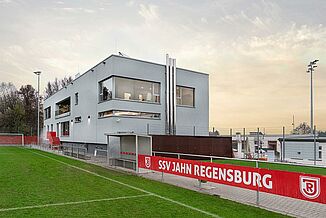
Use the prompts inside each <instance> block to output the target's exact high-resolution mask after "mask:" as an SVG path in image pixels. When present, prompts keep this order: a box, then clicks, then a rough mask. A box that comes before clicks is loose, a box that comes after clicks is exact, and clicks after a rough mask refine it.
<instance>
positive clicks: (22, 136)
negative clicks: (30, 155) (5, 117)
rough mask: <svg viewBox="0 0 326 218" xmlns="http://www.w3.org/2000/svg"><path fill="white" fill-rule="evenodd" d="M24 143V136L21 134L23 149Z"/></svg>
mask: <svg viewBox="0 0 326 218" xmlns="http://www.w3.org/2000/svg"><path fill="white" fill-rule="evenodd" d="M24 145H25V142H24V134H22V146H23V147H24Z"/></svg>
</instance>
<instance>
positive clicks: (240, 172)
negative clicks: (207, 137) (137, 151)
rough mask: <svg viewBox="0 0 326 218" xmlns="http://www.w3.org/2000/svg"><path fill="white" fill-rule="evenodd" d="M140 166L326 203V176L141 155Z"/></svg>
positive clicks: (139, 158)
mask: <svg viewBox="0 0 326 218" xmlns="http://www.w3.org/2000/svg"><path fill="white" fill-rule="evenodd" d="M138 167H139V168H144V169H150V170H154V171H159V172H165V173H170V174H175V175H179V176H185V177H190V178H194V179H200V180H206V181H210V182H215V183H220V184H225V185H231V186H236V187H241V188H246V189H251V190H258V189H259V191H261V192H267V193H271V194H277V195H282V196H287V197H291V198H297V199H302V200H307V201H313V202H318V203H323V204H326V176H321V175H313V174H304V173H296V172H287V171H280V170H268V169H261V168H253V167H244V166H235V165H229V164H218V163H210V162H201V161H194V160H184V159H175V158H166V157H159V156H145V155H139V157H138Z"/></svg>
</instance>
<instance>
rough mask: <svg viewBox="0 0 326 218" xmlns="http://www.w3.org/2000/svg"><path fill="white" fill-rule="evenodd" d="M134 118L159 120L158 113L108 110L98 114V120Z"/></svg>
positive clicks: (159, 115)
mask: <svg viewBox="0 0 326 218" xmlns="http://www.w3.org/2000/svg"><path fill="white" fill-rule="evenodd" d="M112 116H119V117H136V118H147V119H160V118H161V114H160V113H151V112H141V111H125V110H109V111H103V112H99V113H98V117H99V118H105V117H112Z"/></svg>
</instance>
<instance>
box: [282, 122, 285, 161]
mask: <svg viewBox="0 0 326 218" xmlns="http://www.w3.org/2000/svg"><path fill="white" fill-rule="evenodd" d="M282 132H283V133H282V134H283V136H282V137H283V138H282V147H281V161H284V160H285V127H284V126H283V130H282Z"/></svg>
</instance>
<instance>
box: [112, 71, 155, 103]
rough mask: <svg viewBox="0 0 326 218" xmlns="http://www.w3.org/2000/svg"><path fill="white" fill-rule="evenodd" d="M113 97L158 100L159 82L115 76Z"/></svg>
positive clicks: (145, 100)
mask: <svg viewBox="0 0 326 218" xmlns="http://www.w3.org/2000/svg"><path fill="white" fill-rule="evenodd" d="M114 79H115V97H116V98H119V99H124V100H134V101H144V102H156V103H159V102H160V90H161V86H160V83H157V82H149V81H144V80H135V79H128V78H121V77H115V78H114Z"/></svg>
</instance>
